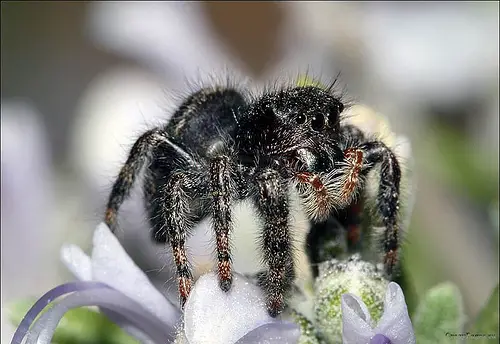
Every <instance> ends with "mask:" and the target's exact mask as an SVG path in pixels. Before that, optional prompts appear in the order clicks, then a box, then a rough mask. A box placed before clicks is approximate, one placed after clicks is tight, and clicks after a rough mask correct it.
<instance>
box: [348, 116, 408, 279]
mask: <svg viewBox="0 0 500 344" xmlns="http://www.w3.org/2000/svg"><path fill="white" fill-rule="evenodd" d="M343 129H344V132H345V133H347V134H346V135H345V139H346V144H345V146H346V149H345V150H344V161H345V162H346V163H347V165H346V168H345V170H344V173H345V177H344V182H343V184H342V190H341V192H340V195H341V198H340V200H341V202H342V203H343V204H344V205H350V204H351V203H352V202H353V201H354V200H355V197H356V192H357V190H358V189H359V187H360V185H361V182H362V180H363V177H365V176H366V175H367V174H368V173H369V172H370V171H371V170H372V169H373V168H374V167H375V166H377V165H380V167H381V169H380V182H379V191H378V196H377V202H376V203H377V209H378V213H379V214H380V216H381V218H382V222H383V224H384V227H385V231H384V236H383V239H382V250H383V252H384V258H383V261H384V268H385V272H386V273H387V274H388V275H389V276H392V274H393V273H394V270H395V268H396V266H397V263H398V258H399V257H398V256H399V251H398V249H399V245H400V238H399V237H400V231H399V224H398V210H399V196H400V189H399V186H400V181H401V169H400V166H399V163H398V160H397V158H396V156H395V155H394V153H393V152H392V151H391V150H390V149H389V148H388V147H387V146H386V145H385V144H384V143H382V142H380V141H365V142H363V141H362V140H363V135H362V133H361V131H360V130H359V129H356V127H354V126H348V127H347V126H346V128H343Z"/></svg>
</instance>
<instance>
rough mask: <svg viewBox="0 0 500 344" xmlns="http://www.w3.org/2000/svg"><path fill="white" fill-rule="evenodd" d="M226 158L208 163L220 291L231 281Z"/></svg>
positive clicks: (230, 186) (230, 179)
mask: <svg viewBox="0 0 500 344" xmlns="http://www.w3.org/2000/svg"><path fill="white" fill-rule="evenodd" d="M232 172H233V171H232V166H231V163H230V159H229V157H227V156H220V157H216V158H214V159H213V160H212V161H211V162H210V194H211V197H212V225H213V228H214V231H215V238H216V241H217V262H218V264H217V271H218V274H219V284H220V287H221V289H222V290H224V291H228V290H229V289H230V288H231V283H232V281H233V276H232V271H231V251H230V243H229V234H230V230H231V226H232V221H231V201H232V199H233V195H234V188H233V173H232Z"/></svg>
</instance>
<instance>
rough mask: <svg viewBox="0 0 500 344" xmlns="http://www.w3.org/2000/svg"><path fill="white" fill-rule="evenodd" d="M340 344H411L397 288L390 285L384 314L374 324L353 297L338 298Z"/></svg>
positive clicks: (411, 334) (412, 338) (405, 311)
mask: <svg viewBox="0 0 500 344" xmlns="http://www.w3.org/2000/svg"><path fill="white" fill-rule="evenodd" d="M341 304H342V324H343V328H342V342H343V343H344V344H360V343H366V344H382V343H390V344H414V343H416V339H415V334H414V331H413V326H412V323H411V320H410V316H409V315H408V309H407V306H406V302H405V297H404V295H403V291H402V290H401V287H400V286H399V285H398V284H397V283H394V282H390V283H389V285H388V287H387V292H386V295H385V302H384V312H383V314H382V317H381V318H380V320H379V322H378V324H377V325H376V326H375V327H372V320H371V317H370V313H369V312H368V308H367V307H366V305H365V303H364V302H363V301H362V300H361V298H359V297H358V296H356V295H353V294H350V293H347V294H344V295H342V302H341Z"/></svg>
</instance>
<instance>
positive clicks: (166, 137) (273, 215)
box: [105, 86, 400, 316]
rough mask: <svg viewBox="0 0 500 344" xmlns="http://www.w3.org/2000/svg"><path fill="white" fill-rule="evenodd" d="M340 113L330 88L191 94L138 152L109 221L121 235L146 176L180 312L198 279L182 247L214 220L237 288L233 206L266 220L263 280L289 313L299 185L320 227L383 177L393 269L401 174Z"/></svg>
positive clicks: (274, 302) (225, 267) (387, 154)
mask: <svg viewBox="0 0 500 344" xmlns="http://www.w3.org/2000/svg"><path fill="white" fill-rule="evenodd" d="M343 110H344V104H343V103H342V102H341V101H340V100H339V99H338V98H337V97H335V96H333V95H332V94H331V92H330V90H329V89H322V88H319V87H314V86H304V87H292V88H286V89H282V90H276V91H273V92H267V93H264V94H263V95H261V96H260V97H257V98H252V99H246V97H245V96H243V95H242V94H241V93H240V92H238V91H236V90H235V89H233V88H203V89H201V90H199V91H197V92H196V93H194V94H192V95H191V96H190V97H188V98H187V99H186V100H185V101H184V102H183V104H182V105H181V106H180V107H179V108H178V110H177V111H176V112H175V113H174V115H173V117H172V119H171V121H170V122H169V123H167V124H166V125H165V126H162V127H158V128H154V129H152V130H149V131H147V132H146V133H144V134H143V135H142V136H141V137H140V138H139V139H138V140H137V141H136V142H135V144H134V145H133V147H132V149H131V151H130V153H129V156H128V159H127V161H126V163H125V164H124V166H123V167H122V169H121V171H120V173H119V175H118V177H117V179H116V181H115V183H114V185H113V189H112V192H111V195H110V197H109V201H108V205H107V210H106V214H105V221H106V223H107V224H108V225H109V226H110V228H111V229H112V230H115V228H116V218H117V212H118V210H119V207H120V205H121V204H122V203H123V201H124V199H125V198H126V197H127V196H128V195H129V193H130V190H131V188H132V185H133V183H134V181H135V180H136V177H137V176H138V174H139V172H140V171H141V170H142V169H143V167H144V168H145V169H144V170H145V174H144V182H143V191H144V196H145V200H146V205H147V210H148V213H149V218H150V223H151V226H152V233H153V237H154V239H155V240H156V241H158V242H164V243H169V244H170V246H171V249H172V254H173V257H174V260H175V265H176V273H177V277H178V282H179V294H180V299H181V305H184V302H185V301H186V299H187V297H188V295H189V292H190V289H191V285H192V283H193V277H192V273H191V268H190V264H189V262H188V260H187V258H186V251H185V243H186V239H187V237H186V236H187V233H189V231H190V229H191V228H192V227H193V226H195V225H196V223H198V222H199V221H201V220H202V219H203V218H205V217H211V218H212V227H213V230H214V235H215V238H216V253H217V261H218V263H217V270H218V275H219V281H220V287H221V288H222V289H223V290H224V291H228V290H229V289H230V288H231V281H232V271H231V252H230V235H231V232H232V230H233V227H232V213H231V209H232V205H233V204H234V202H236V201H238V200H242V199H247V198H249V199H251V200H252V201H253V204H254V205H255V208H256V210H257V213H258V215H259V217H260V218H261V220H262V230H261V248H262V257H263V260H264V264H265V273H264V274H262V278H261V279H260V280H261V283H262V287H263V288H264V290H265V293H266V297H267V307H268V311H269V313H270V314H271V315H272V316H276V315H278V314H279V313H280V312H281V311H282V310H283V308H284V307H285V304H286V297H287V294H288V293H289V292H290V290H291V287H292V283H293V279H294V276H295V272H294V259H293V258H294V257H293V246H292V238H291V235H290V228H289V227H290V188H291V187H292V188H296V190H297V191H298V193H299V195H300V196H301V199H302V201H303V205H304V209H305V211H306V213H307V215H308V217H309V218H310V220H311V222H312V224H313V226H321V224H323V223H325V222H326V221H328V219H329V218H330V217H332V216H335V214H336V212H338V211H341V210H342V209H347V208H349V207H351V206H352V205H353V204H354V202H355V200H356V195H358V194H359V193H360V192H361V191H362V188H363V180H364V177H365V176H366V175H367V173H368V172H369V171H370V170H371V169H372V168H373V167H374V166H376V165H379V166H380V167H381V169H380V185H379V194H378V197H377V200H376V203H377V209H378V212H379V214H380V217H381V219H382V221H383V224H384V226H385V232H384V236H383V239H382V247H383V248H382V249H383V253H384V264H385V268H386V271H387V273H388V274H391V273H392V272H393V270H394V268H395V266H396V263H397V256H398V247H399V242H400V239H399V232H398V229H399V227H398V209H399V206H398V204H399V192H400V191H399V183H400V168H399V164H398V161H397V159H396V157H395V155H394V154H393V153H392V152H391V151H390V150H389V149H388V148H387V147H386V146H385V145H384V144H383V143H382V142H379V141H371V140H367V139H365V137H364V134H363V133H362V132H361V131H360V130H358V129H357V128H356V127H353V126H350V125H342V123H341V116H342V112H343Z"/></svg>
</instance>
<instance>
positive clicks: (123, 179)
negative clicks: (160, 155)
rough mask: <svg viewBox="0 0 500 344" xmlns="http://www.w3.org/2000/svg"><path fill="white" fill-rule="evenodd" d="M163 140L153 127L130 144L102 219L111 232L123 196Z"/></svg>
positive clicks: (124, 196) (128, 191) (114, 226)
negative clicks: (127, 154)
mask: <svg viewBox="0 0 500 344" xmlns="http://www.w3.org/2000/svg"><path fill="white" fill-rule="evenodd" d="M164 140H165V138H164V137H163V136H162V135H161V134H160V131H159V129H153V130H150V131H147V132H146V133H144V134H143V135H142V136H141V137H139V139H137V141H136V142H135V143H134V145H133V146H132V149H131V150H130V153H129V156H128V158H127V161H126V162H125V165H123V167H122V168H121V170H120V173H119V175H118V177H117V179H116V181H115V182H114V184H113V188H112V190H111V194H110V196H109V199H108V203H107V207H106V213H105V216H104V221H105V223H106V224H107V225H108V226H109V228H110V229H111V231H112V232H115V230H116V218H117V213H118V210H119V208H120V206H121V205H122V203H123V202H124V200H125V198H127V197H128V196H129V195H130V190H131V189H132V186H133V185H134V181H135V180H136V178H137V175H138V174H139V173H140V171H141V169H142V167H143V166H144V165H145V164H146V162H147V161H148V160H149V159H150V158H151V156H152V151H153V150H154V148H155V147H157V146H158V145H159V144H160V143H162V142H164Z"/></svg>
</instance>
